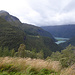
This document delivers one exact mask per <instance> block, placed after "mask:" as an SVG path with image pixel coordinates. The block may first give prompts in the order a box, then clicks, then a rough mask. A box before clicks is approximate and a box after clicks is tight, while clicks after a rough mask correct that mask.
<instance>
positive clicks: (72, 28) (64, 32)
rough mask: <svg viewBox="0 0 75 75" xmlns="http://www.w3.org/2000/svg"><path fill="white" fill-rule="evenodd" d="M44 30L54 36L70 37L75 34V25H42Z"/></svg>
mask: <svg viewBox="0 0 75 75" xmlns="http://www.w3.org/2000/svg"><path fill="white" fill-rule="evenodd" d="M41 28H43V29H44V30H46V31H48V32H50V33H51V34H52V35H53V36H55V37H63V38H72V37H74V36H75V25H74V24H69V25H57V26H42V27H41Z"/></svg>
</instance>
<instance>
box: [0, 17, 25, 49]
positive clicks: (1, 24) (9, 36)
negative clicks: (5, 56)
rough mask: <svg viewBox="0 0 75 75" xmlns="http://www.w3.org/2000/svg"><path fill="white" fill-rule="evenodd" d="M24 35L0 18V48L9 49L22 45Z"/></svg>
mask: <svg viewBox="0 0 75 75" xmlns="http://www.w3.org/2000/svg"><path fill="white" fill-rule="evenodd" d="M25 36H26V35H25V33H24V32H23V31H22V30H20V29H19V28H17V27H15V26H12V25H11V24H9V23H8V22H7V21H6V20H5V19H3V18H1V17H0V46H3V47H5V46H8V47H9V48H10V49H12V48H16V47H18V46H19V45H20V44H21V43H24V37H25Z"/></svg>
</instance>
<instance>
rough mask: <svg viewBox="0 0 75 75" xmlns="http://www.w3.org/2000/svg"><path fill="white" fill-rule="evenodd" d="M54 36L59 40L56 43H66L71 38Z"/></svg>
mask: <svg viewBox="0 0 75 75" xmlns="http://www.w3.org/2000/svg"><path fill="white" fill-rule="evenodd" d="M54 38H55V39H56V40H57V42H55V43H56V44H60V43H64V42H66V41H67V40H69V38H62V37H54Z"/></svg>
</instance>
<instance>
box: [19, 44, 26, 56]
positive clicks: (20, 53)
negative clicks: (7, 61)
mask: <svg viewBox="0 0 75 75" xmlns="http://www.w3.org/2000/svg"><path fill="white" fill-rule="evenodd" d="M18 56H19V57H25V45H24V44H20V47H19V48H18Z"/></svg>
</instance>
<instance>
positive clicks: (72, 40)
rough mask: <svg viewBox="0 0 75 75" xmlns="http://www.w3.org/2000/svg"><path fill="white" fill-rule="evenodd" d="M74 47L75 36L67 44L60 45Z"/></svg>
mask: <svg viewBox="0 0 75 75" xmlns="http://www.w3.org/2000/svg"><path fill="white" fill-rule="evenodd" d="M70 44H71V45H73V46H75V36H74V37H72V38H71V39H70V40H67V41H66V42H64V43H61V44H60V46H62V47H64V48H65V47H67V46H68V45H70Z"/></svg>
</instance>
